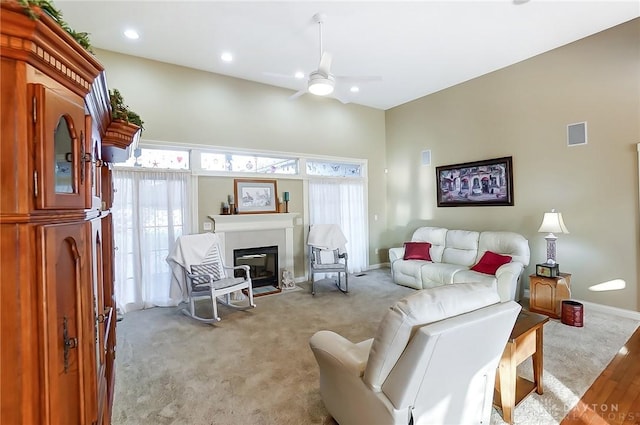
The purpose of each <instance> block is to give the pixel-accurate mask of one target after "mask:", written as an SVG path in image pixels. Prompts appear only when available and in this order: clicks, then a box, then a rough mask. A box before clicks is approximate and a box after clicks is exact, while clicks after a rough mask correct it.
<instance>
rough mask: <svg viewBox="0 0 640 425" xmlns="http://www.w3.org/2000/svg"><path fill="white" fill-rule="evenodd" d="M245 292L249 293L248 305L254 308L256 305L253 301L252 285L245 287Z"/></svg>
mask: <svg viewBox="0 0 640 425" xmlns="http://www.w3.org/2000/svg"><path fill="white" fill-rule="evenodd" d="M247 292H248V293H249V307H251V308H254V307H255V306H256V305H255V304H254V303H253V287H252V286H251V285H249V287H248V288H247Z"/></svg>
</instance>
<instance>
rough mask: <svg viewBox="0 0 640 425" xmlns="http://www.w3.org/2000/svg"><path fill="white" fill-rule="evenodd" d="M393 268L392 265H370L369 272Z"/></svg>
mask: <svg viewBox="0 0 640 425" xmlns="http://www.w3.org/2000/svg"><path fill="white" fill-rule="evenodd" d="M388 268H391V264H390V263H378V264H369V267H367V270H376V269H388Z"/></svg>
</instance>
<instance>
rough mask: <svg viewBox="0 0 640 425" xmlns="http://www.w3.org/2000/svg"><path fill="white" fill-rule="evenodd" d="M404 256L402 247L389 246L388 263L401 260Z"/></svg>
mask: <svg viewBox="0 0 640 425" xmlns="http://www.w3.org/2000/svg"><path fill="white" fill-rule="evenodd" d="M403 258H404V247H400V248H389V263H391V264H393V262H394V261H396V260H402V259H403Z"/></svg>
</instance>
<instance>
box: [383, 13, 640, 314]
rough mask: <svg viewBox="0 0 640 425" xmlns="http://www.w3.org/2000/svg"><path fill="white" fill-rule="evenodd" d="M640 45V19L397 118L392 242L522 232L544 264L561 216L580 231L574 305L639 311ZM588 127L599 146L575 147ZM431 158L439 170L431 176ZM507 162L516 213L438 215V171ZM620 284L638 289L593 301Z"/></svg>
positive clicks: (566, 256) (568, 245)
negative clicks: (554, 219) (576, 136)
mask: <svg viewBox="0 0 640 425" xmlns="http://www.w3.org/2000/svg"><path fill="white" fill-rule="evenodd" d="M639 40H640V19H635V20H634V21H631V22H629V23H626V24H623V25H620V26H618V27H615V28H613V29H611V30H608V31H605V32H602V33H600V34H597V35H594V36H592V37H588V38H586V39H583V40H580V41H578V42H575V43H573V44H570V45H567V46H564V47H562V48H559V49H556V50H554V51H551V52H549V53H545V54H542V55H540V56H537V57H534V58H532V59H529V60H526V61H523V62H521V63H518V64H516V65H514V66H510V67H508V68H505V69H502V70H499V71H497V72H493V73H491V74H488V75H485V76H482V77H480V78H477V79H474V80H471V81H468V82H466V83H464V84H460V85H458V86H455V87H452V88H450V89H447V90H443V91H441V92H439V93H436V94H433V95H430V96H426V97H423V98H421V99H418V100H416V101H413V102H410V103H407V104H405V105H401V106H399V107H396V108H394V109H391V110H389V111H387V113H386V131H387V135H386V140H387V166H388V168H389V174H388V186H387V194H388V196H387V198H388V206H389V211H388V218H389V221H388V231H387V233H386V234H385V238H384V241H385V243H386V244H387V245H388V246H395V245H399V244H401V243H402V242H403V241H404V240H406V239H407V238H409V237H410V235H411V233H412V231H413V230H414V229H415V228H416V227H418V226H421V225H435V226H443V227H449V228H461V229H474V230H511V231H515V232H519V233H522V234H523V235H525V237H527V238H528V239H529V243H530V247H531V262H532V264H535V263H536V262H543V261H544V259H545V241H544V238H543V236H544V235H542V234H539V233H537V230H538V227H539V226H540V223H541V220H542V215H543V213H544V212H545V211H549V210H550V209H551V208H556V209H557V210H559V211H561V212H562V214H563V217H564V220H565V223H566V224H567V227H568V228H569V231H570V232H571V233H570V234H568V235H560V236H559V238H558V254H557V257H558V262H559V263H560V266H561V270H562V271H565V272H568V273H572V296H573V297H574V298H578V299H582V300H586V301H591V302H595V303H600V304H605V305H610V306H615V307H619V308H625V309H631V310H636V311H637V310H639V305H640V301H639V296H640V294H639V291H638V279H639V277H638V276H639V274H640V261H639V256H640V247H639V239H638V234H639V228H640V225H639V219H638V216H639V214H638V171H637V169H638V164H637V153H636V144H637V143H638V142H640V41H639ZM580 121H587V123H588V124H587V125H588V144H587V145H585V146H574V147H567V145H566V131H567V130H566V126H567V124H571V123H575V122H580ZM424 149H431V152H432V166H421V165H420V152H421V151H422V150H424ZM501 156H513V167H514V186H515V205H514V206H513V207H460V208H437V207H436V202H435V201H436V193H435V189H436V183H435V167H436V166H438V165H448V164H456V163H461V162H467V161H476V160H482V159H489V158H496V157H501ZM533 272H534V267H533V265H531V266H529V267H528V268H527V269H526V271H525V273H526V275H527V276H528V274H531V273H533ZM612 279H623V280H624V281H625V282H626V288H625V289H624V290H620V291H610V292H592V291H589V290H588V287H590V286H591V285H594V284H598V283H601V282H605V281H609V280H612ZM525 281H527V282H528V279H525Z"/></svg>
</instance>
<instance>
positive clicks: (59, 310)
mask: <svg viewBox="0 0 640 425" xmlns="http://www.w3.org/2000/svg"><path fill="white" fill-rule="evenodd" d="M0 6H1V10H0V33H1V39H0V55H1V59H2V63H1V66H0V79H1V89H2V97H1V102H2V103H1V108H2V109H1V111H0V112H1V114H0V115H1V124H2V127H1V129H0V136H1V139H0V185H1V187H0V232H1V233H0V332H1V333H0V345H1V346H0V384H1V387H0V423H2V424H10V425H16V424H28V425H31V424H38V425H40V424H59V425H74V424H108V423H110V422H111V406H112V402H113V391H114V376H115V375H114V359H115V322H116V314H115V301H114V294H113V286H114V273H113V250H114V243H113V225H112V219H111V214H110V208H111V200H112V191H113V187H112V183H111V165H110V161H113V160H114V159H115V158H117V157H118V156H120V157H126V156H127V155H128V154H129V152H130V150H131V149H132V147H133V145H135V143H136V140H137V137H139V134H140V130H139V128H137V127H135V126H132V125H126V124H125V125H124V126H123V125H122V124H121V123H118V122H112V120H111V110H110V103H109V94H108V89H107V85H106V78H105V73H104V69H103V67H102V66H101V65H100V63H99V62H98V61H97V60H96V59H95V58H94V56H93V55H92V54H90V53H88V52H87V51H85V50H84V49H83V48H82V47H81V46H80V45H79V44H78V43H76V41H75V40H74V39H73V38H72V37H71V36H69V35H68V34H67V33H66V32H65V31H64V30H63V29H62V28H61V27H60V26H59V25H58V24H57V23H56V22H55V21H54V20H53V19H51V18H50V17H49V16H48V15H46V14H44V13H42V12H40V11H39V10H38V9H35V10H34V12H35V13H36V15H37V16H38V19H32V18H30V17H29V16H27V14H26V13H25V11H24V10H23V8H22V7H21V6H19V5H18V4H17V3H16V2H11V1H6V0H2V3H1V4H0ZM122 127H125V129H124V130H123V128H122ZM118 159H120V158H118Z"/></svg>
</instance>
